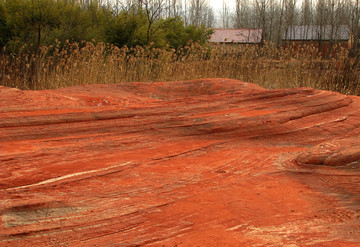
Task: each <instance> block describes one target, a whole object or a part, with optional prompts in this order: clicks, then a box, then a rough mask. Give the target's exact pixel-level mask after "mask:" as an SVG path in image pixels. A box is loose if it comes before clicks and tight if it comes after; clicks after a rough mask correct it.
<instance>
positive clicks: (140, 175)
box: [0, 79, 360, 247]
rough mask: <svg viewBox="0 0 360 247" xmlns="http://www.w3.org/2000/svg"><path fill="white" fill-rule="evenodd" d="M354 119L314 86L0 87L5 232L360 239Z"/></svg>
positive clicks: (262, 242) (160, 238)
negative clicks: (32, 89) (41, 88)
mask: <svg viewBox="0 0 360 247" xmlns="http://www.w3.org/2000/svg"><path fill="white" fill-rule="evenodd" d="M359 133H360V98H359V97H355V96H345V95H342V94H339V93H335V92H328V91H317V90H314V89H311V88H296V89H285V90H266V89H264V88H261V87H258V86H256V85H254V84H250V83H245V82H241V81H236V80H228V79H203V80H195V81H184V82H162V83H128V84H122V85H84V86H76V87H69V88H64V89H58V90H46V91H45V90H44V91H21V90H18V89H12V88H6V87H0V198H1V201H0V213H1V218H0V219H1V220H0V246H170V247H173V246H178V247H181V246H360V224H359V223H360V218H359V214H360V211H359V210H360V186H359V184H360V142H359Z"/></svg>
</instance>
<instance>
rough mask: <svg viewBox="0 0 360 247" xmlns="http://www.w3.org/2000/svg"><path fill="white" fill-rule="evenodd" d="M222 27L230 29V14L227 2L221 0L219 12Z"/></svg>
mask: <svg viewBox="0 0 360 247" xmlns="http://www.w3.org/2000/svg"><path fill="white" fill-rule="evenodd" d="M220 16H221V21H222V27H223V28H229V27H230V14H229V4H228V2H227V0H223V5H222V9H221V12H220Z"/></svg>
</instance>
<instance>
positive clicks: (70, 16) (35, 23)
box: [0, 0, 214, 51]
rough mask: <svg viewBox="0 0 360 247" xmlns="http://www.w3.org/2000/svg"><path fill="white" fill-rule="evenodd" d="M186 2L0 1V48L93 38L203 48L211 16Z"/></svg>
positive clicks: (201, 1)
mask: <svg viewBox="0 0 360 247" xmlns="http://www.w3.org/2000/svg"><path fill="white" fill-rule="evenodd" d="M190 1H191V4H189V5H185V6H182V5H180V4H178V3H177V0H137V1H132V0H124V1H120V0H112V1H101V0H0V47H5V46H6V49H7V50H16V49H17V48H18V47H20V46H21V47H23V46H24V45H26V46H28V47H31V49H33V50H34V51H37V50H39V48H40V47H41V46H44V45H52V44H54V43H55V42H56V41H60V42H81V41H92V40H94V41H95V42H108V43H111V44H114V45H116V46H119V47H121V46H124V45H126V46H128V47H135V46H137V45H152V46H154V47H159V48H163V47H169V48H175V49H176V48H178V47H180V46H185V45H186V44H187V43H188V42H189V41H190V40H192V41H195V42H199V43H201V44H204V43H205V42H206V40H207V39H208V37H209V35H210V34H211V30H209V29H207V27H209V26H211V25H212V23H211V22H212V21H213V18H214V16H213V13H212V12H211V11H209V9H208V8H207V5H206V4H205V0H190ZM184 8H188V10H190V9H191V11H188V10H186V9H184ZM205 11H208V13H207V14H206V15H203V13H205ZM200 12H201V14H200ZM184 13H188V14H184Z"/></svg>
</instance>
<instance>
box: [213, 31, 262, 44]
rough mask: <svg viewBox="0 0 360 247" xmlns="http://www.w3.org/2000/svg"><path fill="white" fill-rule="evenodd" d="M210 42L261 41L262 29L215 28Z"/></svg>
mask: <svg viewBox="0 0 360 247" xmlns="http://www.w3.org/2000/svg"><path fill="white" fill-rule="evenodd" d="M213 30H214V33H213V34H212V35H211V37H210V39H209V40H208V41H209V42H216V43H260V42H261V36H262V29H213Z"/></svg>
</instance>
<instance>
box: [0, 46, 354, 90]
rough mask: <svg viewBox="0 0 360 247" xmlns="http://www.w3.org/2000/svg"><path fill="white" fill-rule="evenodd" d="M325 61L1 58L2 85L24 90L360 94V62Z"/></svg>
mask: <svg viewBox="0 0 360 247" xmlns="http://www.w3.org/2000/svg"><path fill="white" fill-rule="evenodd" d="M335 49H336V51H337V52H336V53H334V55H332V56H330V58H328V59H323V58H322V56H321V54H319V53H318V52H317V49H316V48H315V47H312V46H303V47H297V48H295V47H287V48H275V47H273V46H271V45H268V44H265V45H263V46H240V47H239V46H215V47H212V48H207V47H202V46H200V45H198V44H196V43H191V44H189V45H188V46H186V47H184V48H182V49H180V50H172V49H156V48H152V47H151V46H148V47H136V48H131V49H130V48H127V47H123V48H118V47H115V46H111V45H108V44H104V43H98V44H96V45H95V44H94V43H93V42H87V43H81V44H79V43H68V42H66V43H65V44H60V43H59V42H57V43H56V45H54V46H49V47H42V48H41V49H40V51H39V53H37V54H35V53H33V52H29V51H30V50H32V49H31V47H30V48H29V47H26V46H24V47H22V48H21V49H20V50H19V51H18V52H17V54H16V55H14V54H10V55H9V54H8V53H7V52H5V50H3V52H2V53H1V54H0V57H1V59H0V84H1V85H4V86H9V87H17V88H21V89H36V90H39V89H52V88H60V87H67V86H73V85H78V84H102V83H125V82H131V81H175V80H189V79H197V78H206V77H208V78H216V77H223V78H233V79H239V80H243V81H247V82H252V83H256V84H258V85H260V86H263V87H265V88H269V89H274V88H290V87H313V88H316V89H324V90H332V91H338V92H341V93H345V94H355V95H359V94H360V89H359V82H360V76H359V74H360V71H359V58H358V57H350V55H349V52H348V50H346V49H343V48H341V47H337V48H335Z"/></svg>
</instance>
